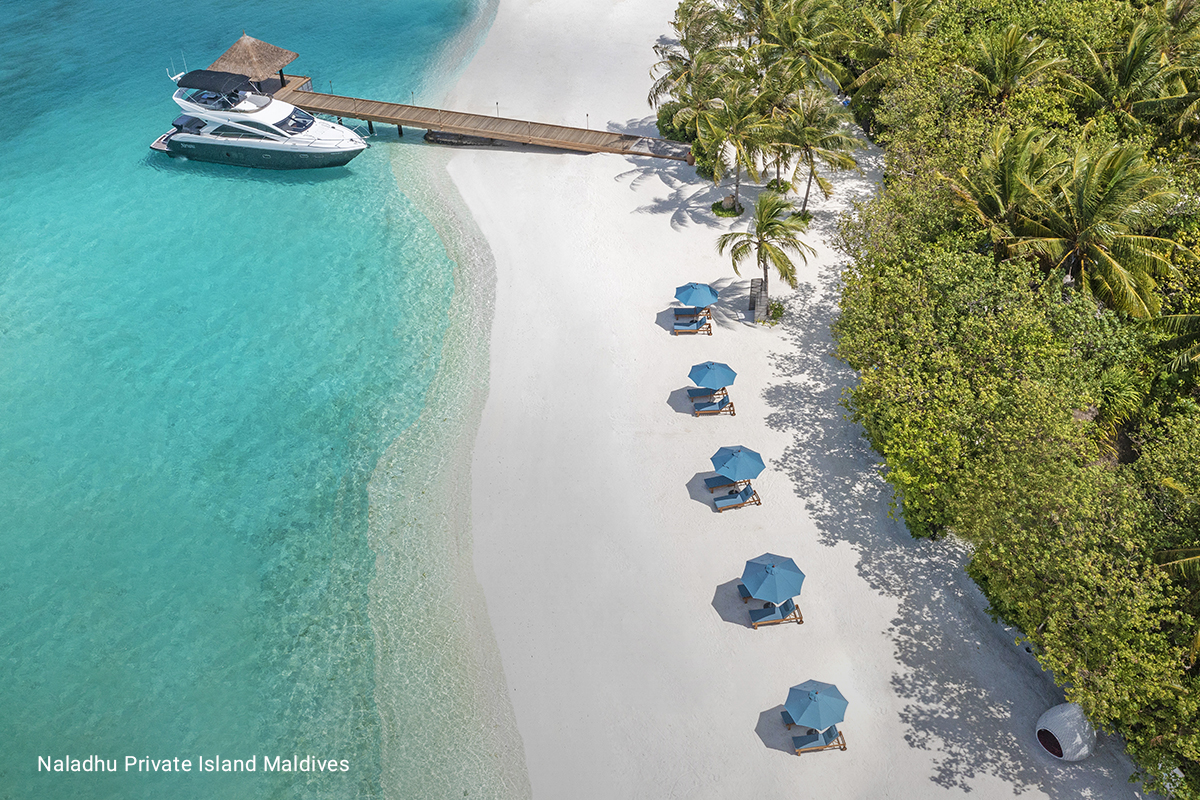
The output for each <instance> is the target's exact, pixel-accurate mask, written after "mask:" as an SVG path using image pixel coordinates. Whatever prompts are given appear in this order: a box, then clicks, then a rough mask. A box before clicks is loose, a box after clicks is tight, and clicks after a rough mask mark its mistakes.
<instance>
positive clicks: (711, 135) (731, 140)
mask: <svg viewBox="0 0 1200 800" xmlns="http://www.w3.org/2000/svg"><path fill="white" fill-rule="evenodd" d="M756 106H757V98H756V97H755V96H754V94H753V93H752V92H751V91H750V89H749V87H747V86H740V85H732V86H729V87H728V88H727V89H726V91H725V92H724V95H723V96H722V97H717V98H714V99H713V101H712V102H711V103H710V104H709V105H708V106H707V107H706V108H704V109H703V110H702V111H700V113H699V115H698V117H697V126H698V130H699V134H700V143H701V145H702V146H703V147H704V149H705V150H707V151H708V152H710V153H715V154H717V158H716V169H714V171H713V181H714V182H715V183H720V181H721V177H722V175H721V171H722V158H721V157H720V156H721V153H722V152H723V151H724V150H725V148H726V147H728V148H729V149H730V150H731V151H732V153H731V155H732V157H733V167H734V179H733V194H732V195H731V197H732V198H733V207H734V208H735V209H741V207H742V204H741V197H740V194H741V185H742V167H745V168H746V172H748V173H749V174H750V177H751V178H752V179H754V180H758V163H757V154H758V149H759V144H760V143H761V141H762V140H763V139H764V138H769V137H768V136H767V134H768V131H769V128H770V122H769V121H768V120H767V119H766V118H765V117H763V115H762V114H761V113H760V112H759V111H758V108H757V107H756Z"/></svg>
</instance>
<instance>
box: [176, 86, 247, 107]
mask: <svg viewBox="0 0 1200 800" xmlns="http://www.w3.org/2000/svg"><path fill="white" fill-rule="evenodd" d="M187 99H188V101H189V102H192V103H195V104H196V105H198V106H204V107H205V108H215V109H217V110H220V111H227V110H229V109H231V108H233V106H234V105H235V103H236V101H235V100H231V99H230V97H229V95H226V94H220V93H218V92H209V91H205V90H203V89H201V90H199V91H195V92H192V93H191V94H190V95H188V96H187Z"/></svg>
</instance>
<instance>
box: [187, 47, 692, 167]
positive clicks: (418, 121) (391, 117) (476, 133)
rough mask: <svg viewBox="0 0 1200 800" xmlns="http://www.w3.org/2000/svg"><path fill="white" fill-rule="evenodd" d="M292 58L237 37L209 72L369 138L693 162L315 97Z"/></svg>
mask: <svg viewBox="0 0 1200 800" xmlns="http://www.w3.org/2000/svg"><path fill="white" fill-rule="evenodd" d="M296 58H297V54H296V53H294V52H292V51H291V50H285V49H283V48H282V47H276V46H275V45H273V44H268V43H267V42H263V41H261V40H259V39H255V38H253V37H251V36H247V35H246V34H245V33H244V32H243V34H242V37H241V38H240V39H238V40H237V42H235V43H234V45H233V46H232V47H230V48H229V50H227V51H226V52H225V53H224V54H223V55H222V56H221V57H220V58H218V59H217V60H216V61H214V62H213V64H212V66H210V67H209V69H213V70H220V71H222V72H234V73H239V74H241V75H246V76H248V77H249V78H250V80H252V81H256V82H258V83H259V85H260V86H261V87H262V89H263V91H265V92H267V93H269V94H271V95H272V96H274V97H277V98H278V99H280V100H283V101H284V102H286V103H291V104H292V105H294V106H296V107H297V108H302V109H304V110H305V111H308V112H309V113H312V114H326V115H328V116H332V117H337V118H338V121H339V122H341V120H342V119H356V120H362V121H364V122H366V123H367V127H368V130H370V132H371V133H375V123H379V124H382V125H395V126H396V130H397V132H398V133H399V135H400V136H403V135H404V127H405V126H408V127H410V128H419V129H424V130H426V131H428V132H429V135H428V136H427V138H430V139H431V140H433V141H446V142H449V143H453V144H490V143H492V142H497V141H499V142H515V143H518V144H525V145H537V146H540V147H552V148H555V149H558V150H574V151H576V152H582V153H620V154H622V155H636V156H650V157H653V158H665V159H670V160H673V161H686V162H687V163H688V164H692V163H694V162H693V160H692V154H691V148H690V147H688V146H687V145H686V144H682V143H680V142H672V141H669V140H667V139H658V138H655V137H652V136H636V135H633V134H627V133H616V132H613V131H598V130H590V129H587V128H572V127H570V126H567V125H551V124H548V123H544V122H533V121H531V120H520V119H508V118H505V117H501V116H499V115H497V116H491V115H488V114H471V113H467V112H463V111H445V110H442V109H437V108H425V107H422V106H416V105H405V104H403V103H388V102H384V101H380V100H366V99H363V98H358V97H346V96H343V95H336V94H326V93H324V92H315V91H313V88H312V79H311V78H310V77H308V76H304V75H286V74H284V72H283V68H284V67H285V66H287V65H288V64H290V63H292V61H294V60H295V59H296Z"/></svg>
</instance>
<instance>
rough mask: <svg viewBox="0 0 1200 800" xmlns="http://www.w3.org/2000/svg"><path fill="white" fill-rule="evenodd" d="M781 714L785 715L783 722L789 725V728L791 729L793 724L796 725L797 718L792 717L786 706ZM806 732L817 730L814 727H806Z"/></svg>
mask: <svg viewBox="0 0 1200 800" xmlns="http://www.w3.org/2000/svg"><path fill="white" fill-rule="evenodd" d="M779 716H781V717H783V724H784V725H787V729H788V730H789V731H790V730H791V729H792V727H793V726H795V725H796V720H794V719H792V715H791V714H789V713H788V710H787V709H786V708H785V709H784V710H783V711H780V712H779ZM804 732H805V733H816V730H815V729H813V728H804Z"/></svg>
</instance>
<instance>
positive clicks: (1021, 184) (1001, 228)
mask: <svg viewBox="0 0 1200 800" xmlns="http://www.w3.org/2000/svg"><path fill="white" fill-rule="evenodd" d="M1054 141H1055V136H1054V135H1049V136H1043V135H1041V132H1040V131H1038V130H1036V129H1033V128H1027V129H1025V130H1022V131H1018V132H1016V133H1011V132H1010V131H1009V129H1008V126H1006V125H1001V126H999V127H997V128H995V129H994V130H993V131H992V135H991V138H990V139H989V141H988V144H987V146H986V149H985V150H984V153H983V156H982V157H981V158H980V160H979V165H978V167H976V169H975V170H974V171H973V172H969V171H968V170H967V168H966V167H959V170H958V177H957V179H956V180H951V179H949V178H947V177H946V176H944V175H942V176H940V177H941V178H942V179H943V180H945V181H946V182H947V183H948V184H949V186H950V190H951V191H952V192H953V193H954V199H955V201H956V202H957V203H958V204H959V206H961V207H962V208H963V209H964V210H966V211H968V212H970V213H971V214H972V216H974V217H975V218H976V219H977V220H978V221H979V222H980V224H982V225H983V227H984V228H985V229H986V230H987V232H988V236H989V237H990V238H991V240H992V253H993V255H994V256H995V258H996V261H997V262H999V261H1001V260H1003V259H1005V258H1008V257H1009V256H1010V255H1011V253H1010V252H1009V244H1010V242H1011V241H1012V240H1013V239H1014V237H1016V236H1018V235H1019V234H1020V233H1022V232H1023V231H1024V229H1025V228H1027V227H1028V215H1030V214H1033V213H1035V211H1034V209H1036V208H1038V207H1039V206H1040V205H1043V204H1044V203H1045V202H1047V201H1046V200H1045V198H1046V196H1048V193H1049V191H1050V189H1051V186H1052V184H1053V183H1054V182H1055V181H1056V180H1057V179H1058V178H1059V177H1061V176H1062V175H1063V170H1064V167H1065V165H1066V161H1065V159H1061V158H1054V157H1053V156H1051V155H1050V153H1049V149H1050V147H1051V146H1052V145H1053V144H1054Z"/></svg>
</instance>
